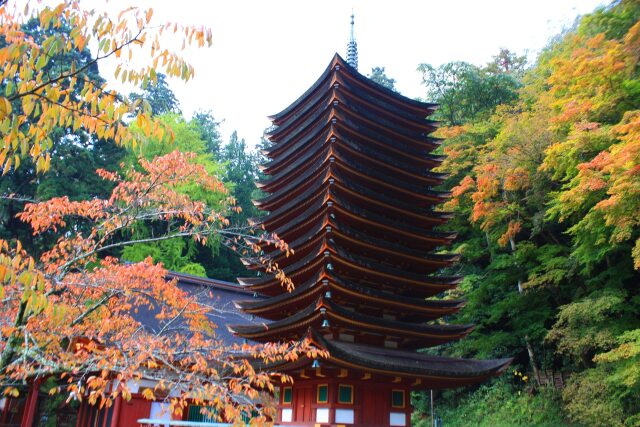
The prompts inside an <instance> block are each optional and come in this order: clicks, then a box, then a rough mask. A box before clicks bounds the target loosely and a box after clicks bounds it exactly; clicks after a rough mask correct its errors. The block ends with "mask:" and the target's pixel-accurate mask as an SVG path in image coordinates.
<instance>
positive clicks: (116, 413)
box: [105, 396, 122, 427]
mask: <svg viewBox="0 0 640 427" xmlns="http://www.w3.org/2000/svg"><path fill="white" fill-rule="evenodd" d="M121 408H122V396H118V397H116V400H115V402H114V403H113V415H112V416H111V425H110V426H108V427H118V418H120V409H121ZM105 418H106V416H105Z"/></svg>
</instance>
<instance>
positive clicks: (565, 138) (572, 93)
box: [420, 1, 640, 425]
mask: <svg viewBox="0 0 640 427" xmlns="http://www.w3.org/2000/svg"><path fill="white" fill-rule="evenodd" d="M638 18H640V4H638V2H635V1H618V2H614V3H612V4H611V5H610V6H608V7H604V8H601V9H599V10H597V11H596V12H594V13H593V14H591V15H588V16H585V17H583V18H582V19H581V20H580V21H579V22H578V23H577V24H576V26H575V28H573V29H572V30H570V31H568V32H566V33H565V34H563V35H562V36H561V37H558V38H557V39H556V40H555V41H554V42H553V43H551V44H550V45H549V47H548V48H547V49H546V50H545V51H544V52H542V54H541V55H540V57H539V58H538V60H537V62H536V64H534V65H533V66H532V67H531V68H529V69H526V70H525V69H524V62H523V61H521V60H519V59H517V58H518V57H517V56H515V55H513V54H511V53H509V52H508V51H504V50H503V51H502V52H500V54H499V55H498V56H497V57H495V58H494V61H492V62H491V63H489V64H488V65H486V66H483V67H479V66H474V65H470V64H467V63H463V62H454V63H450V64H445V65H442V66H440V67H437V68H436V67H433V66H430V65H426V64H423V65H421V67H420V71H421V72H422V73H423V76H424V80H425V85H426V88H427V93H428V95H429V96H430V97H431V98H432V99H433V100H434V101H437V102H439V103H441V104H442V109H441V111H442V112H441V116H440V119H441V120H443V121H444V122H445V125H446V126H445V127H443V128H441V129H440V130H439V134H438V136H440V137H443V138H447V140H446V141H445V142H444V143H443V147H442V151H443V153H444V154H446V155H448V158H447V159H446V160H445V161H444V162H443V163H442V166H441V167H440V171H441V172H446V173H448V174H449V176H450V177H449V179H448V180H447V181H446V182H445V183H444V185H443V187H444V189H445V190H450V191H451V193H452V199H451V201H450V202H449V203H447V204H446V205H445V207H444V208H445V209H448V210H452V211H454V212H455V213H456V218H455V219H454V221H452V223H451V224H450V225H449V227H450V228H451V229H453V230H455V231H457V232H458V234H459V238H458V241H457V242H456V243H455V244H454V246H453V247H452V248H451V249H452V250H453V251H454V252H457V253H460V254H461V255H462V262H461V264H460V265H459V266H457V267H456V268H455V270H453V269H452V271H451V273H458V274H460V273H462V274H467V278H466V279H465V280H464V281H463V283H462V285H461V291H462V292H463V293H464V297H466V298H467V301H468V302H467V305H466V307H465V309H463V310H462V312H461V313H459V314H458V315H457V316H456V317H455V318H454V320H457V321H460V322H463V323H469V322H470V323H475V324H476V325H477V327H476V329H475V330H474V331H473V332H472V333H471V334H470V336H469V337H468V338H467V339H465V340H461V341H460V342H458V343H455V344H453V345H450V346H447V347H443V348H441V349H440V351H441V352H444V353H448V354H455V355H463V356H471V357H495V356H500V357H505V356H507V355H510V356H513V357H515V360H516V363H518V364H522V365H523V366H527V367H528V368H527V369H530V370H535V369H540V368H542V369H549V370H554V371H562V372H565V373H572V376H571V380H570V382H569V385H568V387H567V388H566V390H565V391H564V393H563V401H562V403H561V405H563V408H564V409H563V410H564V411H566V413H567V416H568V417H569V418H570V419H571V420H573V421H574V422H576V423H580V424H585V425H637V424H638V421H639V420H640V418H639V417H640V404H639V402H638V398H637V396H638V395H639V393H638V392H639V390H638V381H639V379H638V339H637V337H638V334H637V331H638V328H640V306H639V305H638V304H639V302H640V289H638V286H637V284H638V283H640V249H639V248H640V243H639V242H640V241H639V239H640V216H639V215H638V212H640V206H639V205H638V204H639V203H640V193H639V191H640V190H639V189H640V181H638V179H639V176H640V146H639V145H638V142H639V141H640V133H638V125H639V124H640V119H639V117H640V112H639V110H638V105H640V98H639V95H640V90H639V89H638V88H640V75H639V71H638V70H639V67H638V64H639V58H640V53H639V52H640V23H639V22H638ZM511 64H513V65H511ZM489 82H502V83H496V86H493V85H491V84H487V83H489ZM500 85H501V86H500ZM444 296H445V297H449V296H455V297H459V296H460V295H459V293H448V294H447V295H444ZM495 387H497V388H495ZM495 387H494V388H491V390H492V391H491V393H494V392H495V393H498V391H497V390H498V389H499V388H500V387H498V386H495ZM481 390H482V389H481ZM487 390H489V389H486V390H485V392H488V391H487ZM476 393H478V392H474V394H473V395H474V396H475V395H476ZM442 398H443V400H444V401H445V405H449V406H450V407H455V405H457V404H458V403H459V402H456V401H455V397H452V396H451V395H444V396H443V397H442ZM505 400H509V399H508V398H505ZM484 410H487V411H491V410H490V409H488V408H484ZM498 411H499V409H498ZM516 419H517V418H516ZM467 422H468V423H469V424H474V421H467ZM502 422H505V424H508V425H513V424H511V423H508V422H507V421H506V420H505V421H502ZM541 422H542V421H541ZM479 424H480V423H479ZM498 424H499V423H498Z"/></svg>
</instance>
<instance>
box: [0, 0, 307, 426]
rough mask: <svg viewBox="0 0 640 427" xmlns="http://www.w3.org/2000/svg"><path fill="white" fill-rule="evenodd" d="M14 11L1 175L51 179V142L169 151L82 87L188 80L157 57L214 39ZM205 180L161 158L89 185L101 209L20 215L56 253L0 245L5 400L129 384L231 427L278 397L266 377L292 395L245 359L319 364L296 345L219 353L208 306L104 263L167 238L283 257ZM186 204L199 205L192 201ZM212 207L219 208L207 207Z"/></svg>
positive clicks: (103, 97)
mask: <svg viewBox="0 0 640 427" xmlns="http://www.w3.org/2000/svg"><path fill="white" fill-rule="evenodd" d="M20 6H21V7H20V8H18V5H17V3H12V4H8V5H4V6H2V7H0V24H1V25H0V35H1V36H2V39H3V40H4V43H5V44H3V45H2V46H0V63H1V65H2V70H1V71H0V72H1V73H2V81H3V89H4V92H3V93H2V94H0V135H1V136H2V150H1V151H0V165H1V167H2V171H3V175H4V176H7V175H8V174H14V173H16V172H17V171H20V170H21V169H23V168H25V167H26V165H25V162H24V161H22V160H24V159H28V160H29V163H32V165H33V166H30V167H33V171H34V172H35V173H39V174H42V173H45V172H46V171H48V170H51V166H52V163H54V162H55V161H56V160H57V159H62V157H59V156H62V154H61V152H59V151H56V150H55V149H54V145H55V141H56V139H55V138H57V137H56V132H58V131H59V130H62V131H63V132H66V133H67V134H69V135H71V134H74V135H76V134H78V133H81V134H82V135H83V137H85V138H87V141H90V142H88V145H95V144H98V143H104V144H113V145H116V146H126V147H130V148H135V147H138V146H139V145H140V143H141V142H142V140H143V139H144V138H151V139H155V140H156V141H165V139H166V138H169V139H172V137H173V134H172V132H171V129H170V127H168V126H166V123H162V121H161V120H159V119H158V118H157V117H155V116H154V115H153V114H152V113H153V111H149V109H148V108H146V106H145V105H143V103H142V101H141V100H134V101H131V100H129V99H128V98H126V97H123V96H121V95H120V94H118V93H116V92H115V91H113V90H110V89H109V88H108V87H107V86H106V84H105V83H104V81H101V80H100V79H96V78H91V77H90V76H89V75H88V72H89V71H90V70H92V69H94V68H95V67H96V65H97V64H98V63H99V62H100V61H103V60H105V59H106V58H115V59H116V60H117V61H119V62H118V66H117V68H116V71H115V75H116V78H119V79H120V80H122V81H123V82H129V83H133V84H134V85H139V86H140V87H141V88H142V89H144V88H146V87H148V85H149V84H154V83H156V82H157V79H158V75H159V73H160V72H162V73H165V74H166V75H167V76H170V77H178V78H181V79H184V80H188V79H189V78H190V77H191V76H192V74H193V69H192V67H191V66H190V65H189V64H188V63H187V62H185V61H184V60H183V59H182V58H181V57H179V56H178V55H177V54H175V53H173V52H171V51H169V50H168V49H165V48H164V47H163V42H162V40H163V37H164V36H166V35H168V34H170V33H173V34H179V36H180V37H181V38H184V40H185V43H186V44H194V45H196V46H205V45H209V44H210V43H211V33H210V31H209V30H208V29H205V28H192V27H183V26H180V25H177V24H173V23H171V24H157V23H155V22H153V20H152V17H153V12H152V10H146V11H143V10H140V9H138V8H135V7H132V8H129V9H126V10H124V11H122V12H121V13H119V14H118V15H117V17H115V18H114V17H112V16H111V15H110V14H109V13H107V12H97V11H95V10H88V9H85V8H83V7H82V6H81V4H80V2H78V1H71V0H69V1H62V2H60V3H59V4H57V5H56V6H55V7H50V6H48V5H43V4H40V3H39V2H36V3H35V6H34V4H27V7H26V8H24V5H20ZM30 20H33V21H31V22H32V23H31V24H28V25H31V27H30V28H31V30H28V26H26V25H27V23H28V22H29V21H30ZM36 33H37V34H36ZM90 42H94V43H95V44H96V45H97V51H96V52H94V53H93V54H88V52H87V51H86V49H85V48H86V47H87V46H88V45H89V43H90ZM79 53H80V54H79ZM134 56H135V57H140V56H142V57H148V58H149V61H148V64H146V65H144V64H143V65H140V64H135V65H134V63H133V61H131V60H132V59H133V58H134ZM60 58H65V60H64V61H61V60H60ZM140 106H142V108H140ZM210 172H212V171H211V170H207V167H206V165H204V164H202V162H200V161H199V159H198V154H195V153H182V152H180V151H178V150H170V151H168V152H160V153H157V154H156V155H152V156H149V157H148V158H145V157H144V156H141V157H139V158H138V159H136V160H135V162H130V163H129V164H124V165H123V166H122V169H121V170H118V171H115V170H107V169H104V168H100V169H98V171H97V176H98V177H99V178H100V179H101V180H103V181H105V182H106V183H107V184H106V185H105V186H104V187H103V189H104V192H102V193H103V194H99V193H100V192H96V193H93V194H91V195H90V197H89V198H88V199H84V200H83V199H82V198H80V197H78V198H77V199H75V200H72V199H71V198H70V197H69V196H68V195H60V194H55V196H54V194H46V195H43V196H42V197H43V198H42V200H31V201H25V202H26V204H25V205H24V210H23V211H22V212H21V213H19V214H18V215H17V219H18V220H20V221H22V222H24V223H25V224H28V226H29V227H30V229H31V231H32V234H33V235H34V236H35V238H40V237H43V236H44V237H46V239H44V240H43V241H44V242H45V243H46V242H52V244H51V245H47V244H43V245H42V248H43V249H42V251H41V252H40V253H37V254H36V253H29V251H28V250H27V249H25V246H24V245H23V244H22V243H21V242H20V240H19V239H17V238H16V237H18V236H16V235H11V234H9V235H8V236H7V237H6V238H4V239H2V240H1V241H0V295H1V296H2V298H1V300H0V304H1V305H2V308H1V309H2V311H3V313H4V315H3V316H2V318H1V320H0V333H1V339H0V379H1V381H2V384H3V387H4V389H3V392H4V393H5V395H9V396H15V395H16V394H18V393H19V389H20V387H21V385H22V384H24V383H25V382H29V381H34V380H37V379H39V378H57V379H58V380H59V381H60V382H59V384H60V385H59V386H58V387H57V388H55V389H52V391H53V392H54V393H56V392H60V393H65V394H66V395H67V396H75V398H77V399H87V400H88V401H89V402H90V403H93V404H100V405H110V404H111V403H112V402H113V400H114V399H115V398H117V397H118V396H120V397H123V398H125V399H126V398H128V397H129V396H130V390H129V389H128V387H129V386H128V384H129V383H128V381H129V380H136V379H140V378H150V379H155V380H157V386H156V388H155V390H148V391H147V392H146V397H147V398H150V399H151V398H154V393H161V394H162V395H167V392H168V390H173V391H174V393H173V394H172V397H171V398H170V399H169V400H170V402H169V403H170V404H171V405H172V409H173V410H175V411H178V412H179V411H181V410H182V409H183V408H184V406H185V405H186V402H187V399H190V400H192V401H195V402H200V403H202V404H205V405H207V406H209V407H212V408H213V409H215V410H216V413H217V414H218V416H220V417H225V419H227V420H239V419H240V415H241V414H242V413H251V410H253V409H255V402H256V400H255V398H256V396H257V394H258V393H259V392H260V391H261V390H273V385H272V380H273V378H282V379H283V380H285V381H286V380H287V378H286V377H282V376H278V375H277V374H276V373H274V372H269V371H268V369H263V370H257V369H256V368H255V367H254V364H253V363H251V360H252V359H255V360H256V361H259V362H261V363H262V364H263V365H264V364H265V363H267V364H268V362H269V361H273V360H278V359H282V358H288V359H291V358H296V357H297V356H298V354H300V353H301V352H307V353H311V355H314V354H315V350H313V349H312V348H309V347H308V345H307V343H306V342H300V343H283V344H281V345H265V346H261V347H250V346H243V347H241V348H240V347H236V348H229V347H226V346H225V345H223V344H222V343H221V342H220V340H219V339H218V338H217V337H216V333H215V329H216V325H215V323H214V322H213V321H212V318H213V317H214V316H215V315H216V314H217V308H216V307H215V305H213V304H212V303H211V298H210V296H209V295H208V293H204V294H202V293H197V294H190V293H187V292H185V291H183V290H181V289H180V288H178V287H177V286H176V283H175V281H168V280H166V275H167V270H166V269H165V268H164V267H163V266H162V265H159V264H154V263H153V262H152V261H151V260H150V259H149V258H147V259H144V260H142V261H140V262H135V263H121V262H120V261H119V260H118V259H117V258H116V257H114V254H117V253H118V251H119V250H120V249H122V248H124V247H127V246H128V245H131V244H146V243H154V242H163V241H170V240H171V239H176V238H191V239H193V240H194V241H195V242H197V243H206V242H207V241H209V240H211V239H217V240H219V241H221V242H225V243H229V244H232V245H233V246H234V248H235V249H236V250H238V251H239V252H241V253H248V252H250V251H255V250H258V249H259V244H261V243H262V244H264V241H265V240H266V241H267V242H268V243H272V244H275V245H277V246H278V247H279V248H281V249H282V250H285V251H286V250H287V247H286V245H285V244H284V243H283V242H281V241H280V240H279V239H278V238H277V236H265V235H263V234H261V232H260V230H251V229H248V228H247V227H244V226H237V227H230V225H229V221H228V219H227V218H226V217H227V216H228V215H229V214H230V213H231V212H233V211H234V210H236V208H235V204H234V201H233V200H232V199H231V198H230V197H229V195H228V190H227V188H226V187H225V185H224V184H223V183H222V181H221V180H220V179H218V178H216V177H215V176H212V175H211V174H210ZM214 172H215V171H214ZM38 176H42V175H38ZM188 189H191V190H192V191H188ZM61 192H62V193H64V191H61ZM194 192H195V193H197V192H201V193H207V194H208V196H207V197H206V198H199V197H198V196H197V194H195V193H194ZM49 196H54V197H50V198H48V197H49ZM2 197H3V198H4V199H5V200H7V199H9V200H16V199H18V198H21V196H20V195H19V194H3V196H2ZM210 197H214V198H217V199H216V200H217V203H213V204H207V202H208V201H209V198H210ZM23 201H24V200H23ZM155 224H162V227H159V229H161V230H162V232H160V233H151V234H150V235H141V234H139V233H138V230H140V229H141V228H144V227H146V226H149V225H155ZM265 263H266V265H265V271H266V272H267V273H268V274H275V275H276V276H277V277H278V278H279V279H280V280H281V281H282V283H283V286H287V287H289V288H290V287H291V282H290V281H288V280H287V278H286V277H285V276H284V274H283V273H282V271H281V270H279V269H278V267H277V265H275V264H273V263H270V262H269V260H265ZM141 310H146V311H147V312H148V313H150V314H151V316H152V317H153V318H154V321H155V322H157V323H158V325H160V327H159V328H158V329H155V330H153V331H151V330H149V329H148V328H147V327H146V325H145V324H144V322H142V321H141V320H140V318H139V317H138V316H137V313H139V312H140V311H141ZM239 355H244V356H245V357H238V356H239ZM114 380H115V381H114ZM114 385H115V387H112V386H114ZM176 391H177V392H179V393H178V395H176V396H174V394H175V392H176ZM269 410H270V408H264V410H263V411H262V412H261V413H259V414H258V415H257V417H256V422H257V423H258V424H260V423H264V422H265V421H266V419H267V416H268V415H269Z"/></svg>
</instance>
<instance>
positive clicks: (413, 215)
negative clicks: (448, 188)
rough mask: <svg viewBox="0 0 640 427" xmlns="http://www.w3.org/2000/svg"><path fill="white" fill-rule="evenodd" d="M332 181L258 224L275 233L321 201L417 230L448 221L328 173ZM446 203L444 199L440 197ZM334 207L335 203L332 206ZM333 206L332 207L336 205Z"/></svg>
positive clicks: (444, 215) (441, 214)
mask: <svg viewBox="0 0 640 427" xmlns="http://www.w3.org/2000/svg"><path fill="white" fill-rule="evenodd" d="M332 173H333V176H334V177H335V178H333V179H332V178H330V177H327V178H328V179H327V180H326V181H318V182H315V183H313V184H312V185H311V186H310V187H309V188H308V190H307V192H306V193H308V194H306V193H305V194H300V195H298V196H297V197H294V198H293V199H291V200H289V201H288V202H287V203H285V204H283V205H282V206H280V207H279V208H278V209H276V210H274V211H272V212H270V213H269V215H267V216H266V217H264V219H263V220H262V224H263V225H264V226H265V228H266V229H267V230H269V231H275V229H276V228H279V227H281V226H282V225H284V224H286V223H287V222H288V221H290V220H292V219H294V218H296V217H299V216H300V215H301V214H302V213H303V212H305V211H307V210H308V208H309V207H310V206H313V205H314V203H315V202H318V201H319V200H322V201H323V203H324V202H327V201H334V202H335V199H336V198H337V199H341V200H344V201H347V202H348V203H349V204H350V205H356V206H358V207H360V208H361V209H365V210H367V211H370V212H376V213H378V214H380V215H387V214H392V215H396V216H397V217H400V218H403V222H406V223H409V224H412V225H415V226H419V227H425V228H426V227H432V226H435V225H440V224H443V223H445V222H446V221H447V219H449V217H450V214H449V213H447V212H440V211H434V210H430V209H425V208H420V207H419V206H416V205H412V204H410V203H409V202H405V201H401V200H398V199H395V198H393V197H391V196H388V195H384V194H382V193H377V192H376V191H375V190H374V189H371V188H368V187H366V186H363V185H359V184H356V183H355V182H353V181H352V180H348V179H345V178H344V177H342V176H341V174H339V173H337V172H332ZM443 199H444V200H446V198H445V197H443ZM336 203H337V202H336ZM336 203H333V204H336Z"/></svg>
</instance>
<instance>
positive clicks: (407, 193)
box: [254, 147, 450, 210]
mask: <svg viewBox="0 0 640 427" xmlns="http://www.w3.org/2000/svg"><path fill="white" fill-rule="evenodd" d="M331 148H332V149H331V150H328V151H327V152H326V154H325V156H324V159H323V158H322V157H320V158H318V160H317V161H316V162H314V164H312V165H309V166H308V167H307V168H305V169H304V172H303V173H301V174H299V175H298V176H296V177H295V179H293V180H291V181H289V182H287V183H286V184H285V185H282V186H280V187H279V188H278V189H277V190H276V191H274V192H273V193H272V194H270V195H269V196H267V197H265V198H263V199H261V200H257V201H255V202H254V204H255V205H256V206H257V207H258V208H260V209H262V210H275V209H277V208H278V207H279V206H281V205H282V204H284V203H286V202H287V201H288V200H290V199H291V198H293V197H296V196H298V195H299V194H301V193H304V192H306V191H307V189H308V188H309V187H310V185H311V184H312V183H313V182H314V181H317V180H327V179H329V178H330V177H331V176H330V174H327V173H326V172H327V171H328V170H329V169H332V170H335V171H336V172H340V174H341V175H343V176H345V178H347V179H349V180H351V179H353V180H354V181H359V182H360V183H362V184H367V183H370V185H374V186H376V189H380V191H385V192H386V193H391V194H394V195H396V196H398V197H399V198H403V199H404V200H405V201H409V202H413V203H416V204H419V205H420V206H421V207H425V206H432V205H434V204H439V203H442V202H443V201H445V200H447V199H448V197H449V196H450V193H445V192H440V191H433V190H430V189H429V186H426V185H416V184H415V183H414V182H413V181H411V180H407V179H406V178H404V179H403V178H397V177H396V176H394V175H390V174H389V173H388V172H389V169H388V168H374V167H371V166H369V165H366V164H362V163H360V162H358V161H355V159H353V160H350V156H348V155H343V154H342V150H341V149H339V148H338V147H331ZM320 161H322V163H320Z"/></svg>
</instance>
